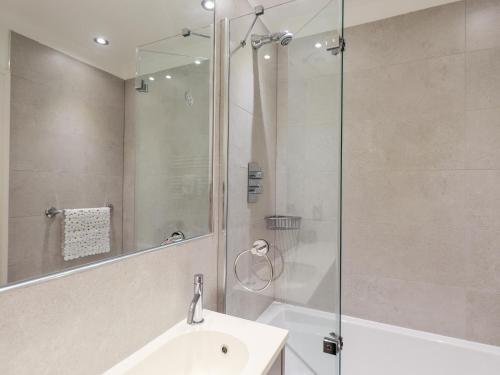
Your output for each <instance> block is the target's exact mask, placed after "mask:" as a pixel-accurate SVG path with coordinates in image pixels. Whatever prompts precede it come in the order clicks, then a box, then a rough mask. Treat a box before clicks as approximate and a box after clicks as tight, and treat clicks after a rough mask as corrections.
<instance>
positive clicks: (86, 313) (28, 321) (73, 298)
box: [0, 236, 217, 375]
mask: <svg viewBox="0 0 500 375" xmlns="http://www.w3.org/2000/svg"><path fill="white" fill-rule="evenodd" d="M215 246H216V239H215V237H214V236H209V237H205V238H203V239H199V240H195V241H192V242H189V243H185V244H182V245H177V246H174V247H170V248H167V249H163V250H160V251H157V252H154V253H149V254H143V255H139V256H136V257H133V258H129V259H125V260H120V261H118V262H115V263H112V264H108V265H106V266H102V267H98V268H95V269H91V270H88V271H83V272H80V273H77V274H74V275H71V276H67V277H63V278H59V279H56V280H53V281H50V282H45V283H41V284H38V285H35V286H30V287H25V288H21V289H16V290H12V291H7V292H3V293H1V294H0V307H1V310H2V311H3V319H2V321H1V323H0V331H1V332H2V337H3V338H6V337H9V340H4V339H2V340H0V373H2V374H5V375H10V374H15V375H22V374H33V371H36V373H38V374H68V373H71V374H75V375H77V374H99V373H102V372H103V371H104V370H106V369H108V368H109V367H111V366H113V365H114V364H115V363H117V362H118V361H120V360H122V359H123V358H124V357H126V356H127V355H129V354H131V353H132V352H133V351H135V350H137V349H139V348H140V347H141V346H142V345H144V344H145V343H147V342H148V341H150V340H152V339H153V338H154V337H156V336H157V335H159V334H160V333H161V332H163V331H164V330H166V329H168V328H169V327H171V326H172V325H173V324H175V323H176V322H178V321H179V320H181V319H185V316H186V311H187V306H188V304H189V301H190V300H191V298H192V288H193V286H192V283H193V279H192V278H193V275H194V274H195V273H198V272H200V273H203V274H204V275H205V288H204V291H205V306H206V308H208V309H212V310H213V309H215V308H216V272H217V271H216V266H217V264H216V255H215V252H216V250H215V249H216V247H215ZM68 343H71V344H68ZM98 353H106V355H98Z"/></svg>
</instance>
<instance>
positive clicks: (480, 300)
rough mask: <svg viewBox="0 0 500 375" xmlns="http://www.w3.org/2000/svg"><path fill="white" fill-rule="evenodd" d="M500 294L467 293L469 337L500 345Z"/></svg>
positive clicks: (472, 291) (473, 291)
mask: <svg viewBox="0 0 500 375" xmlns="http://www.w3.org/2000/svg"><path fill="white" fill-rule="evenodd" d="M499 316H500V293H498V292H497V293H490V292H483V291H479V290H468V291H467V337H470V339H471V340H475V341H480V342H484V343H486V344H491V345H497V346H498V345H499V343H500V320H499V319H498V317H499Z"/></svg>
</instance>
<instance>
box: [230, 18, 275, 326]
mask: <svg viewBox="0 0 500 375" xmlns="http://www.w3.org/2000/svg"><path fill="white" fill-rule="evenodd" d="M252 20H253V15H251V16H247V17H243V18H240V19H236V20H234V21H232V22H231V51H232V53H231V65H230V81H229V82H230V87H229V98H230V102H229V149H228V185H227V194H228V208H227V209H228V218H227V253H228V256H227V269H228V274H227V306H226V308H227V312H228V313H229V314H231V315H236V316H240V317H243V318H248V319H256V318H257V317H258V316H259V315H260V313H262V311H264V310H265V309H266V307H267V306H268V305H269V304H270V303H271V302H272V301H273V299H274V298H273V294H274V286H271V287H269V288H268V289H267V290H266V291H265V292H262V293H252V292H248V291H246V290H244V289H243V288H242V287H241V286H240V285H239V284H238V283H237V280H236V279H235V277H234V274H233V264H234V261H235V259H236V256H237V255H238V254H239V253H240V252H242V251H244V250H247V249H249V248H250V247H251V245H252V243H253V241H255V240H257V239H260V238H264V239H266V240H268V241H269V242H271V243H273V242H274V233H273V232H271V231H268V230H266V224H265V217H266V216H267V215H273V214H274V212H275V204H276V203H275V176H276V169H275V168H276V166H275V164H276V79H277V71H276V59H271V60H265V59H264V57H263V56H264V55H265V54H271V55H273V56H276V53H277V51H276V46H274V45H267V46H265V47H262V48H261V49H259V51H258V52H257V51H256V50H254V49H253V48H251V46H250V44H248V45H247V46H246V47H245V48H239V49H238V48H237V47H238V45H239V42H240V41H241V39H243V37H244V35H245V33H246V31H247V30H248V27H249V26H250V24H251V22H252ZM267 32H268V30H267V29H266V28H265V26H264V25H263V24H262V23H261V22H260V21H259V22H258V23H257V24H256V25H255V28H254V33H261V34H265V33H267ZM249 162H257V163H258V164H259V165H260V167H261V168H262V169H263V171H264V192H263V194H261V195H260V196H259V200H258V202H257V203H247V175H248V163H249ZM267 269H268V267H267V264H265V263H264V264H257V265H256V264H255V259H253V258H252V257H251V256H249V255H247V256H244V257H242V258H240V262H238V270H239V273H240V275H241V278H242V279H244V280H245V281H247V282H248V283H249V284H248V285H249V286H251V287H252V288H260V287H262V286H264V285H265V282H264V283H263V282H261V281H259V279H258V278H256V277H255V276H254V275H253V271H255V270H257V272H259V275H260V276H261V278H264V279H266V277H269V271H268V270H267Z"/></svg>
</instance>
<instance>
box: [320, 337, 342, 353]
mask: <svg viewBox="0 0 500 375" xmlns="http://www.w3.org/2000/svg"><path fill="white" fill-rule="evenodd" d="M343 347H344V339H343V338H342V336H339V335H337V334H336V333H335V332H331V333H330V336H327V337H325V338H324V339H323V352H324V353H326V354H331V355H337V354H338V353H340V351H341V350H342V348H343Z"/></svg>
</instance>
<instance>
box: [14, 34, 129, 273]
mask: <svg viewBox="0 0 500 375" xmlns="http://www.w3.org/2000/svg"><path fill="white" fill-rule="evenodd" d="M11 69H12V91H11V150H10V199H9V200H10V207H9V259H8V261H9V275H8V278H9V282H12V281H16V280H20V279H25V278H29V277H35V276H39V275H41V274H46V273H49V272H54V271H58V270H61V269H64V268H65V267H73V266H75V265H78V264H81V263H87V262H90V261H94V260H98V259H102V258H106V257H109V256H110V255H114V254H117V252H119V251H120V250H121V247H122V238H121V237H122V188H123V186H122V180H123V134H124V81H123V80H122V79H120V78H117V77H115V76H112V75H110V74H108V73H105V72H103V71H101V70H98V69H96V68H94V67H91V66H89V65H86V64H84V63H81V62H79V61H77V60H75V59H73V58H71V57H69V56H67V55H65V54H62V53H60V52H58V51H56V50H53V49H51V48H49V47H46V46H44V45H42V44H39V43H37V42H35V41H33V40H31V39H28V38H25V37H23V36H21V35H18V34H15V33H13V34H12V40H11ZM108 203H110V204H112V205H113V213H112V232H111V238H112V252H111V254H102V255H96V256H91V257H86V258H81V259H77V260H73V261H69V262H65V261H64V260H63V257H62V255H61V222H60V220H61V217H60V216H59V217H56V218H54V219H48V218H47V217H45V215H44V211H45V209H47V208H49V207H51V206H54V207H58V208H81V207H101V206H104V205H106V204H108Z"/></svg>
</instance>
